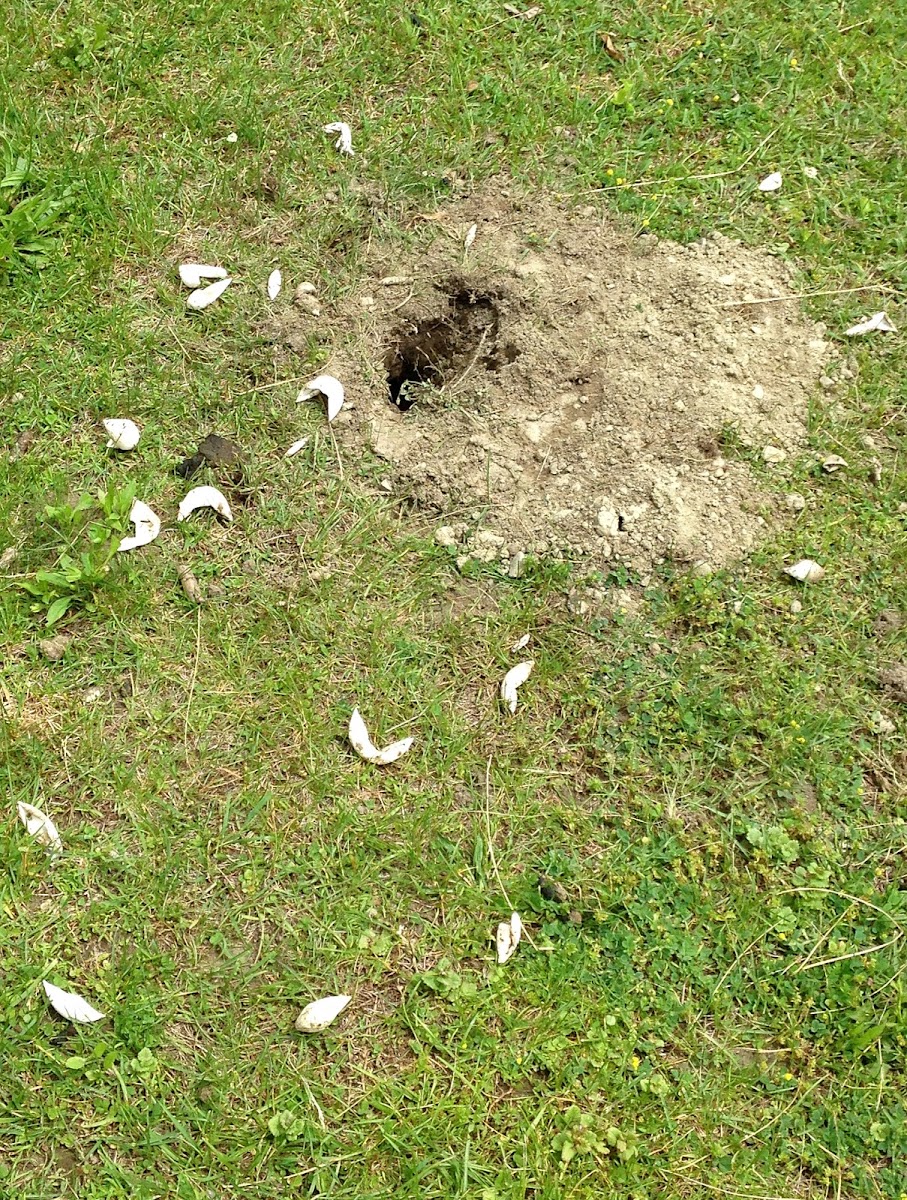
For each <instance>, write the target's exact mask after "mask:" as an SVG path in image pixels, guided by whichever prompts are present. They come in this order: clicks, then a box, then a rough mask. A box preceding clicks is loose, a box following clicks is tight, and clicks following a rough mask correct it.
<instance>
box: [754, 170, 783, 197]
mask: <svg viewBox="0 0 907 1200" xmlns="http://www.w3.org/2000/svg"><path fill="white" fill-rule="evenodd" d="M782 183H783V180H782V178H781V172H780V171H772V173H771V175H766V177H765V178H764V179H761V180H760V181H759V191H760V192H777V191H780V188H781V184H782Z"/></svg>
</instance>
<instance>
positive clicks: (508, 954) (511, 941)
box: [495, 913, 523, 964]
mask: <svg viewBox="0 0 907 1200" xmlns="http://www.w3.org/2000/svg"><path fill="white" fill-rule="evenodd" d="M522 935H523V922H522V921H521V920H520V914H519V913H511V914H510V920H509V921H502V922H501V923H500V925H499V926H498V929H497V933H496V935H495V947H496V949H497V952H498V963H499V964H503V963H505V962H507V960H508V959H510V958H513V956H514V954H515V953H516V948H517V946H518V945H519V944H520V938H521V937H522Z"/></svg>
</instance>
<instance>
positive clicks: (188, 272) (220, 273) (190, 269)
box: [179, 263, 227, 288]
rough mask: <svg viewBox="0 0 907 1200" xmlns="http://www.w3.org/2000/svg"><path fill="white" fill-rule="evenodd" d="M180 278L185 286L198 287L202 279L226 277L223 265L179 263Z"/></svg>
mask: <svg viewBox="0 0 907 1200" xmlns="http://www.w3.org/2000/svg"><path fill="white" fill-rule="evenodd" d="M179 270H180V279H181V280H182V282H183V283H184V284H185V286H186V287H187V288H199V287H201V286H202V280H203V279H226V278H227V272H226V271H225V270H224V268H223V267H211V266H208V264H207V263H180V268H179Z"/></svg>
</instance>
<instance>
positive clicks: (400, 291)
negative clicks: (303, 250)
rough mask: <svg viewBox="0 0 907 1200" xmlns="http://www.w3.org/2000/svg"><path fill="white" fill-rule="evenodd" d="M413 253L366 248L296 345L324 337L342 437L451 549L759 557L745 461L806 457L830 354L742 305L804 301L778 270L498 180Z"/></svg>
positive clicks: (733, 246)
mask: <svg viewBox="0 0 907 1200" xmlns="http://www.w3.org/2000/svg"><path fill="white" fill-rule="evenodd" d="M473 223H475V224H476V225H477V236H476V238H475V242H474V244H473V246H472V247H471V248H470V249H469V250H468V251H467V250H465V249H464V235H465V234H466V232H467V230H468V228H469V226H470V225H472V224H473ZM414 243H415V244H414V246H413V248H412V250H411V251H409V252H404V253H402V254H401V252H400V251H399V249H397V250H393V251H392V250H390V249H388V248H386V247H385V248H382V247H381V246H380V245H373V246H372V248H371V250H370V254H369V261H368V266H367V274H366V278H365V279H364V281H363V282H362V284H361V285H360V287H359V288H358V289H357V291H356V293H355V294H354V295H352V296H348V297H347V298H346V299H345V300H344V301H343V302H342V303H340V304H338V305H336V306H333V308H330V309H328V308H325V310H324V311H323V313H322V314H321V315H320V316H319V317H316V316H313V315H312V314H311V313H309V312H305V313H302V314H298V313H297V314H293V315H287V316H286V318H285V323H284V326H283V329H282V333H283V335H284V336H285V337H288V339H289V340H290V342H291V343H292V342H293V341H294V340H297V342H298V341H303V342H304V341H305V339H306V338H308V336H309V335H310V334H311V333H312V332H313V331H314V330H315V329H318V328H320V329H321V330H323V333H322V336H325V335H328V336H330V338H331V340H332V342H333V344H334V346H335V347H336V350H335V353H334V355H333V357H332V359H331V361H330V364H329V366H328V368H327V369H328V370H330V371H332V372H333V373H335V374H337V375H338V376H340V377H341V378H342V379H343V381H344V383H345V384H346V386H347V396H348V399H349V402H350V408H349V409H348V410H346V411H344V412H343V413H342V414H341V415H340V417H339V418H338V419H337V421H336V422H335V430H336V433H337V436H338V438H339V439H340V441H341V443H342V445H343V446H344V447H345V448H346V450H347V451H351V450H353V449H354V448H358V449H360V451H361V448H362V447H369V448H371V450H372V451H373V452H374V454H376V455H377V456H378V457H379V458H380V459H382V460H384V461H385V462H386V464H387V468H388V470H387V473H386V480H387V482H385V487H387V486H390V487H391V488H392V490H393V493H394V494H397V495H400V496H401V497H408V498H410V499H411V500H413V501H415V502H416V503H417V504H419V505H420V506H423V507H424V508H426V509H427V510H428V511H429V513H430V515H431V516H432V518H433V519H434V520H435V521H436V523H437V524H439V525H442V526H443V527H444V528H443V530H442V532H441V534H440V538H441V540H443V541H446V542H447V543H448V544H457V545H460V547H461V551H462V553H464V554H470V555H472V556H473V557H478V558H481V559H484V560H486V561H495V560H500V561H501V562H502V563H509V562H511V560H512V556H513V555H514V554H517V553H519V552H528V553H533V554H543V553H552V552H554V553H557V552H563V553H567V554H571V555H589V556H591V557H592V558H593V559H596V560H602V561H604V560H608V559H614V560H620V561H623V562H625V563H628V564H629V565H632V566H634V567H638V568H641V569H644V568H647V567H649V566H651V565H652V564H653V563H656V562H659V561H662V560H663V559H664V558H665V557H668V556H670V557H672V558H674V559H675V560H679V561H697V560H703V561H706V562H708V563H710V564H713V565H716V566H717V565H720V564H722V563H725V562H728V561H730V560H732V559H734V558H736V557H739V556H740V555H741V553H743V552H745V551H746V550H747V549H748V548H749V547H751V546H752V545H753V544H754V542H755V541H756V540H757V538H758V537H759V536H760V533H761V532H762V531H763V530H764V526H765V518H764V516H762V515H761V512H760V510H762V511H766V510H767V507H768V506H770V505H771V504H772V497H771V496H770V495H769V494H767V493H766V492H765V490H764V489H763V487H762V486H761V485H760V484H759V483H758V482H757V481H756V480H755V478H754V477H753V475H752V474H751V472H750V470H749V469H748V467H747V466H746V464H745V463H744V462H741V461H740V460H739V458H738V459H736V460H735V459H733V458H732V453H731V449H732V448H736V447H739V446H740V445H741V444H742V445H743V446H750V447H755V448H756V449H757V450H758V451H760V452H761V450H762V449H763V448H764V447H765V446H766V445H771V446H772V447H774V448H775V451H777V452H778V453H776V454H775V456H774V457H775V458H776V459H780V458H783V457H784V455H785V454H792V453H794V452H796V451H797V450H798V449H799V448H800V447H801V446H802V445H803V444H804V441H805V435H806V425H805V422H806V413H807V401H808V397H809V394H810V392H811V391H812V390H813V388H814V386H815V383H816V381H817V379H818V377H819V375H820V373H821V371H822V368H823V364H824V363H825V361H826V359H827V357H828V355H829V353H830V348H829V346H828V345H827V344H826V342H825V341H824V340H823V336H822V335H823V333H824V329H823V328H822V327H821V326H816V325H814V324H812V323H811V322H809V321H808V320H807V319H806V317H805V316H804V315H803V314H802V313H801V312H800V311H799V308H798V306H797V305H796V303H794V302H783V303H775V304H753V303H746V301H748V300H749V301H751V300H755V299H757V298H763V297H766V296H779V295H786V294H789V293H790V291H791V289H792V281H791V275H790V272H789V270H788V269H787V267H786V266H785V265H784V264H783V263H781V262H779V261H778V260H777V259H773V258H770V257H769V256H767V255H765V254H761V253H756V252H754V251H752V250H748V249H746V248H745V247H743V246H741V245H739V244H737V243H736V242H733V241H731V240H729V239H727V238H725V237H722V236H720V235H717V234H716V235H714V236H712V237H709V238H707V239H705V240H704V241H702V242H699V243H696V244H693V245H690V246H680V245H676V244H673V243H669V242H663V241H659V240H658V239H657V238H654V237H650V236H643V237H635V236H633V234H632V233H631V232H630V231H628V230H626V229H625V228H622V227H620V226H619V225H617V224H615V223H614V222H613V221H610V220H605V219H602V217H601V216H600V215H598V214H597V213H596V212H594V211H593V210H591V209H588V208H587V209H584V210H581V211H573V210H569V209H566V208H564V207H559V206H558V205H557V204H555V203H554V202H552V201H551V200H546V199H538V198H534V199H528V198H526V197H525V196H520V195H519V194H517V193H516V192H515V191H512V192H511V191H508V190H507V189H506V188H505V189H502V188H501V186H500V185H497V186H496V187H488V188H486V189H485V190H483V191H482V192H480V193H478V194H476V195H475V196H473V197H471V198H470V199H469V200H466V201H460V202H458V203H456V204H454V205H451V206H450V207H449V208H447V209H445V210H443V211H441V212H438V213H434V214H430V215H429V216H427V217H423V218H422V224H421V225H420V226H419V227H418V230H417V232H416V233H415V234H414ZM388 277H391V278H390V279H389V278H388ZM741 302H743V303H741ZM328 331H329V332H328Z"/></svg>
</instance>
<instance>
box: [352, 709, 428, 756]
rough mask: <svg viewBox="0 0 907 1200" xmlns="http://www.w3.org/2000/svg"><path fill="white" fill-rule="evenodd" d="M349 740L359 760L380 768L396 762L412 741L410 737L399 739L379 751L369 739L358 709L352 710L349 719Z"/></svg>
mask: <svg viewBox="0 0 907 1200" xmlns="http://www.w3.org/2000/svg"><path fill="white" fill-rule="evenodd" d="M349 738H350V742H351V744H352V747H353V749H354V750H355V751H356V753H357V754H358V755H359V757H360V758H364V759H365V761H366V762H372V763H377V764H378V766H381V767H384V766H387V765H388V763H392V762H396V760H397V759H398V758H400V756H401V755H403V754H405V753H406V752H407V750H409V748H410V746H412V744H413V741H414V739H413V738H411V737H407V738H401V740H400V741H399V742H391V744H390V745H389V746H385V747H384V749H383V750H379V749H378V747H377V746H376V745H375V743H374V742H373V741H372V739H371V738H370V737H369V733H368V730H367V729H366V727H365V721H363V719H362V715H361V714H360V712H359V709H358V708H354V709H353V712H352V715H351V717H350V727H349Z"/></svg>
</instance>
